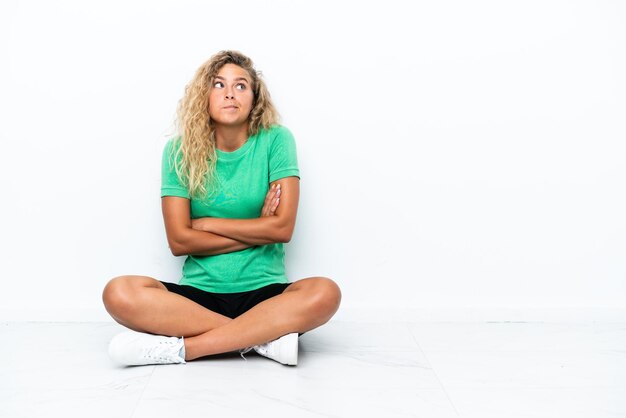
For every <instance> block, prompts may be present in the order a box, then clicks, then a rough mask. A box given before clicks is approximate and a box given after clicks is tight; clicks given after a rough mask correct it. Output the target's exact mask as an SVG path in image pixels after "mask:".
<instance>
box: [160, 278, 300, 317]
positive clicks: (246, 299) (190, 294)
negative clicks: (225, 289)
mask: <svg viewBox="0 0 626 418" xmlns="http://www.w3.org/2000/svg"><path fill="white" fill-rule="evenodd" d="M161 283H163V284H164V285H165V287H167V290H169V291H170V292H173V293H177V294H179V295H181V296H184V297H186V298H187V299H191V300H193V301H194V302H196V303H197V304H199V305H202V306H204V307H205V308H207V309H208V310H210V311H213V312H217V313H218V314H221V315H224V316H227V317H229V318H236V317H238V316H239V315H241V314H242V313H244V312H246V311H247V310H249V309H250V308H252V307H254V306H256V305H258V304H259V303H261V302H263V301H264V300H267V299H269V298H272V297H274V296H277V295H280V294H281V293H283V291H284V290H285V289H286V288H287V286H289V285H290V284H291V283H272V284H269V285H267V286H264V287H261V288H259V289H255V290H250V291H248V292H238V293H211V292H206V291H204V290H201V289H198V288H197V287H193V286H189V285H185V284H182V285H181V284H176V283H168V282H161Z"/></svg>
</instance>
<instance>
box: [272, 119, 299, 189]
mask: <svg viewBox="0 0 626 418" xmlns="http://www.w3.org/2000/svg"><path fill="white" fill-rule="evenodd" d="M269 163H270V170H269V172H270V183H271V182H273V181H276V180H279V179H282V178H285V177H290V176H296V177H298V178H300V170H299V169H298V156H297V153H296V141H295V139H294V138H293V135H292V134H291V132H290V131H289V130H288V129H287V128H285V127H284V126H278V127H276V133H275V134H274V135H273V138H272V142H271V145H270V157H269Z"/></svg>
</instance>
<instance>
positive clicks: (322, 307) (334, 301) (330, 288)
mask: <svg viewBox="0 0 626 418" xmlns="http://www.w3.org/2000/svg"><path fill="white" fill-rule="evenodd" d="M310 303H311V308H312V309H313V310H314V311H315V312H316V314H317V315H319V316H320V317H323V318H326V319H325V320H326V321H327V320H329V319H330V318H331V317H332V316H333V315H334V314H335V312H337V310H338V309H339V304H340V303H341V289H339V286H338V285H337V283H335V282H334V281H333V280H331V279H329V278H327V277H317V278H315V282H314V285H313V286H312V289H311V298H310Z"/></svg>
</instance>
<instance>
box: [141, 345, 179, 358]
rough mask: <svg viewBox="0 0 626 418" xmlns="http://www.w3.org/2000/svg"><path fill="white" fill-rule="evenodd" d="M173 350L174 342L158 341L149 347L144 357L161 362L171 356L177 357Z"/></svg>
mask: <svg viewBox="0 0 626 418" xmlns="http://www.w3.org/2000/svg"><path fill="white" fill-rule="evenodd" d="M174 348H177V347H176V341H173V340H165V341H159V343H158V344H156V345H155V346H153V347H151V348H150V349H149V350H148V351H147V352H146V357H148V358H152V359H161V360H163V359H168V358H171V357H172V356H176V357H178V352H174V351H175V350H173V349H174Z"/></svg>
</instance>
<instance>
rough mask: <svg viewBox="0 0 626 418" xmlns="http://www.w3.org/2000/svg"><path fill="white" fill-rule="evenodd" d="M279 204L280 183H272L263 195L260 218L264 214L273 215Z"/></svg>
mask: <svg viewBox="0 0 626 418" xmlns="http://www.w3.org/2000/svg"><path fill="white" fill-rule="evenodd" d="M279 204H280V184H278V183H274V184H272V186H271V187H270V189H269V190H268V191H267V194H266V195H265V202H264V203H263V209H261V216H260V217H261V218H262V217H264V216H274V214H275V213H276V208H277V207H278V205H279Z"/></svg>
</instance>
